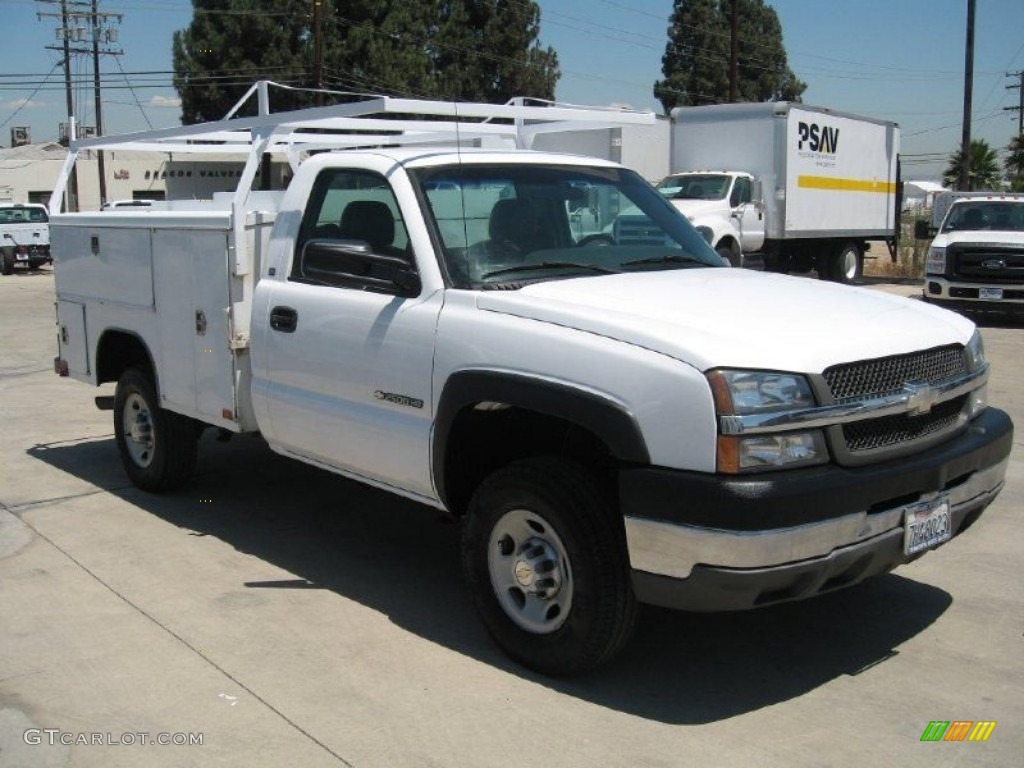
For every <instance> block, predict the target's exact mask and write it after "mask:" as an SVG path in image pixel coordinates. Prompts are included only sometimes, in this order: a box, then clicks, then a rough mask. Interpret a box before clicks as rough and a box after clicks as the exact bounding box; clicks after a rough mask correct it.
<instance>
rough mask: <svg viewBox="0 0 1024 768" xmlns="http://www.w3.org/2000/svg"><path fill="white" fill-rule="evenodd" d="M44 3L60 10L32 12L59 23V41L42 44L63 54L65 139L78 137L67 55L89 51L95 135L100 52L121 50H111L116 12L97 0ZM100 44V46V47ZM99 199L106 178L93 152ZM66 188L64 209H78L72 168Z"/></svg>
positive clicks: (99, 117) (99, 121)
mask: <svg viewBox="0 0 1024 768" xmlns="http://www.w3.org/2000/svg"><path fill="white" fill-rule="evenodd" d="M38 2H41V3H46V4H58V3H59V5H60V13H53V12H44V11H39V12H37V13H36V16H37V17H38V18H39V19H40V20H42V19H44V18H54V19H56V18H59V19H60V27H58V28H57V29H56V33H57V39H58V40H60V41H61V42H60V45H59V46H56V45H47V46H46V48H47V49H49V50H52V51H61V52H62V53H63V55H64V89H65V92H66V97H67V109H68V141H69V142H70V141H71V140H73V139H75V138H77V137H78V129H77V122H78V121H77V119H76V116H75V100H74V94H73V92H72V87H71V86H72V81H71V57H72V56H73V55H75V56H84V55H88V54H92V65H93V89H94V96H95V102H94V103H95V109H96V126H95V128H96V135H98V136H100V135H102V134H103V100H102V98H101V95H100V56H101V55H103V56H120V55H121V54H122V53H124V51H121V50H115V49H113V48H111V47H110V43H114V42H116V41H117V30H116V29H115V28H114V27H113V25H112V22H116V23H118V24H120V23H121V18H122V15H121V14H120V13H104V12H102V11H101V10H100V9H99V4H98V0H38ZM87 36H91V37H92V45H91V46H89V47H86V46H84V45H74V46H72V43H84V42H85V41H86V37H87ZM101 46H102V47H101ZM97 160H98V170H99V182H100V202H101V204H102V203H104V202H106V197H107V178H106V173H105V171H104V166H103V153H102V152H98V153H97ZM69 182H70V184H69V192H68V200H67V209H68V210H69V211H74V210H77V209H78V174H77V171H76V170H75V169H73V170H72V173H71V178H70V180H69Z"/></svg>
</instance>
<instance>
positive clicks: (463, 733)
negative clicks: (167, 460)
mask: <svg viewBox="0 0 1024 768" xmlns="http://www.w3.org/2000/svg"><path fill="white" fill-rule="evenodd" d="M865 290H886V291H889V292H892V293H897V294H901V295H904V296H908V297H909V298H908V299H907V300H908V301H912V300H915V299H914V298H912V297H913V295H915V294H919V293H920V288H919V286H915V285H913V284H911V283H905V282H904V283H901V284H885V283H877V282H876V283H875V284H873V285H871V286H870V287H867V288H865ZM53 302H54V297H53V278H52V273H51V272H50V271H49V270H43V271H42V272H40V273H38V274H28V273H20V272H19V273H17V274H15V275H13V276H10V277H3V278H0V766H3V768H13V767H14V766H26V767H28V766H30V767H31V768H43V767H46V766H102V767H103V768H113V767H115V766H133V767H134V766H299V767H302V768H306V767H309V768H312V767H314V766H338V765H342V766H355V767H356V768H399V767H404V766H409V767H410V768H412V767H416V768H421V767H423V766H456V767H461V766H467V767H473V768H475V767H476V766H502V767H503V768H504V767H505V766H524V765H529V766H536V765H544V766H588V767H591V766H601V767H602V768H606V767H608V766H623V767H629V768H633V767H635V766H650V767H651V768H655V767H657V768H661V767H664V766H780V767H782V766H785V767H786V768H791V767H792V766H882V765H892V766H917V765H920V766H929V768H934V766H937V765H938V766H943V765H962V766H1020V765H1022V764H1024V757H1022V756H1024V653H1022V651H1024V648H1022V645H1024V639H1022V631H1024V626H1022V619H1024V610H1022V608H1024V580H1022V578H1021V574H1022V572H1024V568H1022V566H1024V535H1022V532H1021V526H1022V523H1024V521H1022V519H1021V508H1022V502H1024V499H1022V490H1024V467H1022V457H1024V454H1022V452H1021V448H1020V446H1019V443H1020V439H1019V438H1018V439H1017V440H1015V443H1016V444H1017V447H1016V449H1015V450H1016V453H1015V454H1014V456H1013V458H1012V459H1011V463H1010V467H1009V474H1008V477H1007V484H1006V488H1005V489H1004V491H1003V493H1002V495H1001V496H1000V497H999V498H998V499H997V501H996V502H995V503H994V504H993V505H992V506H991V507H990V508H989V509H988V511H987V512H986V513H985V515H984V516H983V517H982V519H981V521H980V522H979V523H978V524H977V525H975V526H974V527H973V528H972V529H971V530H970V531H968V532H967V533H965V534H964V535H963V536H961V537H959V538H957V539H956V540H954V541H953V542H952V543H951V544H949V545H948V546H946V547H943V548H941V549H939V550H938V551H936V552H932V553H929V554H927V555H926V556H925V557H924V558H922V559H921V560H919V561H917V562H915V563H912V564H910V565H908V566H905V567H902V568H900V569H898V570H897V571H896V572H894V573H892V574H889V575H886V576H882V577H879V578H876V579H874V580H872V581H870V582H868V583H865V584H863V585H860V586H858V587H855V588H852V589H849V590H846V591H843V592H839V593H833V594H831V595H828V596H825V597H820V598H817V599H815V600H811V601H806V602H803V603H797V604H789V605H783V606H777V607H773V608H767V609H762V610H758V611H754V612H746V613H733V614H717V615H697V614H685V613H675V612H670V611H662V610H655V609H648V610H645V611H644V612H643V615H642V620H641V623H640V626H639V629H638V632H637V635H636V637H635V638H634V640H633V642H632V644H631V645H630V646H629V647H628V649H627V650H626V652H625V653H624V654H623V655H622V656H621V657H620V658H619V659H617V660H616V661H615V662H613V663H612V664H611V665H610V666H608V667H606V668H603V669H601V670H600V671H598V672H596V673H594V674H591V675H590V676H587V677H584V678H581V679H573V680H551V679H545V678H543V677H540V676H537V675H534V674H532V673H529V672H526V671H524V670H523V669H521V668H519V667H517V666H516V665H514V664H512V663H511V662H509V661H508V660H506V658H505V657H504V656H503V655H502V654H501V653H500V652H498V651H497V650H496V649H495V647H494V646H493V645H492V644H491V642H490V641H489V640H488V638H487V636H486V634H485V632H484V630H483V629H482V627H481V625H480V623H479V622H478V621H477V619H476V616H475V615H474V612H473V609H472V606H471V604H470V600H469V597H468V595H467V594H466V592H465V590H464V588H463V586H462V582H461V579H460V574H459V567H458V562H457V549H458V531H457V529H456V527H455V526H454V525H452V524H449V523H446V522H444V521H443V520H442V519H441V518H440V517H439V516H438V514H437V513H436V512H432V511H431V510H428V509H425V508H422V507H419V506H417V505H414V504H412V503H410V502H407V501H403V500H400V499H396V498H393V497H390V496H388V495H385V494H383V493H380V492H377V491H374V490H371V489H368V488H365V487H362V486H359V485H357V484H355V483H352V482H349V481H346V480H344V479H341V478H338V477H335V476H332V475H330V474H327V473H323V472H319V471H317V470H314V469H312V468H309V467H306V466H304V465H302V464H299V463H296V462H293V461H289V460H287V459H283V458H280V457H278V456H275V455H274V454H272V453H271V452H270V451H269V449H267V448H266V446H265V445H264V444H262V443H261V442H260V441H259V440H258V439H255V438H241V439H235V440H233V441H231V442H230V443H218V442H217V441H216V440H214V439H213V437H214V436H213V435H212V434H208V435H207V436H205V437H204V439H203V441H202V442H201V445H200V462H199V471H198V474H197V475H196V477H195V478H194V480H193V481H192V482H191V483H190V484H189V485H188V486H187V487H186V488H185V489H184V490H182V491H180V492H178V493H174V494H170V495H167V496H151V495H148V494H145V493H142V492H140V491H138V490H136V489H134V488H133V487H132V486H131V485H130V484H129V483H128V481H127V479H126V477H125V476H124V474H123V472H122V470H121V466H120V463H119V459H118V456H117V450H116V447H115V445H114V438H113V434H112V433H113V428H112V422H111V414H110V413H109V412H101V411H98V410H96V408H95V407H94V404H93V398H94V397H95V396H96V395H97V394H108V393H109V392H110V391H111V390H110V388H109V387H104V388H101V389H100V390H99V391H97V390H95V389H93V388H91V387H88V386H87V385H84V384H81V383H78V382H73V381H70V380H67V379H60V378H58V377H57V376H55V375H54V374H53V371H52V359H53V356H54V354H55V348H56V341H55V328H54V313H53ZM894 332H898V329H894ZM1022 334H1024V329H1022V328H1021V327H1019V326H1012V325H1003V324H1001V323H1000V322H999V321H989V322H986V323H985V327H984V336H985V341H986V344H987V348H988V354H989V359H990V360H991V362H992V366H993V374H992V378H991V382H990V385H989V396H990V400H991V402H992V403H993V404H995V405H998V406H999V407H1002V408H1004V409H1006V410H1008V411H1009V412H1010V413H1011V415H1012V416H1013V417H1014V420H1015V421H1016V423H1017V424H1018V425H1021V424H1024V398H1022V395H1021V387H1020V384H1019V378H1018V375H1019V372H1020V371H1021V358H1022V356H1024V335H1022ZM934 720H939V721H958V720H959V721H994V722H996V726H995V728H994V730H993V731H992V733H991V735H990V737H989V739H988V741H986V742H936V743H932V742H922V741H921V737H922V734H923V733H924V731H925V729H926V728H927V726H928V724H929V723H930V722H931V721H934ZM160 740H163V741H170V742H172V743H170V744H160V743H154V742H158V741H160ZM197 740H201V742H202V743H201V744H197V743H195V742H196V741H197ZM182 741H184V742H185V743H174V742H182ZM190 741H191V743H189V742H190ZM62 742H70V743H62ZM83 742H84V743H83Z"/></svg>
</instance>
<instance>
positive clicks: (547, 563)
mask: <svg viewBox="0 0 1024 768" xmlns="http://www.w3.org/2000/svg"><path fill="white" fill-rule="evenodd" d="M487 566H488V570H489V573H490V577H491V586H492V587H493V588H494V594H495V595H496V596H497V598H498V602H499V603H500V604H501V607H502V609H503V610H504V611H505V613H506V614H507V615H508V617H509V618H510V619H512V621H513V622H514V623H515V624H516V625H517V626H519V627H520V628H522V629H525V630H526V631H527V632H533V633H536V634H547V633H549V632H554V631H555V630H556V629H558V628H559V627H560V626H562V624H563V623H565V620H566V619H567V618H568V617H569V610H570V608H571V607H572V593H573V581H572V569H571V567H570V565H569V557H568V554H567V552H566V549H565V546H564V545H563V544H562V540H561V539H560V538H559V537H558V534H557V533H555V531H554V529H553V528H552V527H551V525H550V524H549V523H548V522H547V521H546V520H545V519H544V518H543V517H541V516H540V515H538V514H536V513H534V512H530V511H528V510H525V509H514V510H511V511H509V512H506V513H505V515H503V516H502V518H501V519H500V520H499V521H498V523H497V524H496V525H495V526H494V529H493V530H492V531H491V538H490V543H489V548H488V552H487Z"/></svg>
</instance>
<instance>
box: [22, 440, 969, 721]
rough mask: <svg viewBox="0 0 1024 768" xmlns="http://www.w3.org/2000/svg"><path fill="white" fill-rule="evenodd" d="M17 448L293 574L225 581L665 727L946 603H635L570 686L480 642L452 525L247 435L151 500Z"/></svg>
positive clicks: (904, 583) (885, 586)
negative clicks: (634, 621)
mask: <svg viewBox="0 0 1024 768" xmlns="http://www.w3.org/2000/svg"><path fill="white" fill-rule="evenodd" d="M29 454H30V455H32V456H34V457H35V458H38V459H39V460H41V461H44V462H46V463H47V464H50V465H52V466H53V467H56V468H58V469H60V470H63V471H65V472H68V473H70V474H72V475H76V476H78V477H81V478H83V479H85V480H87V481H89V482H91V483H93V484H94V485H96V486H98V487H100V488H103V489H105V490H107V491H109V492H110V493H112V494H114V495H116V496H118V497H120V498H122V499H124V500H126V501H128V502H129V503H131V504H132V505H134V506H136V507H137V508H139V509H140V510H142V511H144V512H146V513H148V514H151V515H155V516H156V517H159V518H161V519H163V520H165V521H167V522H168V523H170V524H172V525H175V526H177V527H178V528H179V529H180V530H181V532H182V535H190V536H215V537H217V538H218V539H220V540H222V541H224V542H226V543H228V544H230V545H231V546H233V547H234V548H236V549H237V550H238V551H241V552H244V553H246V554H250V555H253V556H255V557H258V558H260V559H262V560H263V561H265V562H267V563H270V564H272V565H274V566H276V567H279V568H282V569H284V570H286V571H288V572H289V573H292V574H294V575H295V578H294V579H287V580H283V581H271V582H268V581H258V580H256V581H248V582H244V584H243V585H237V586H243V587H244V588H247V589H253V590H261V589H327V590H330V591H332V592H334V593H336V594H338V595H340V596H343V597H344V598H346V599H350V600H354V601H357V602H359V603H361V604H363V605H365V606H367V607H369V608H371V609H373V610H376V611H379V612H381V613H383V614H385V615H386V616H388V617H389V618H390V619H391V620H392V621H393V622H394V623H395V624H396V625H397V626H398V627H401V628H402V629H403V630H406V631H409V632H412V633H414V634H416V635H418V636H420V637H422V638H425V639H426V640H429V641H430V642H433V643H437V644H439V645H442V646H444V647H446V648H449V649H451V650H453V651H455V652H457V653H460V654H464V655H466V656H469V657H471V658H473V659H476V660H478V661H481V662H483V663H486V664H490V665H492V666H494V667H497V668H500V669H502V670H505V671H507V672H508V673H509V674H513V675H517V676H520V677H523V678H526V679H529V680H532V681H534V682H536V683H539V684H541V685H544V686H547V687H549V688H551V689H553V690H555V691H558V692H561V693H563V694H567V695H570V696H573V697H577V698H579V699H581V700H584V701H589V702H592V703H594V704H597V705H600V706H603V707H608V708H611V709H613V710H618V711H621V712H624V713H628V714H632V715H635V716H637V717H642V718H646V719H650V720H655V721H659V722H664V723H670V724H702V723H709V722H715V721H718V720H723V719H726V718H730V717H734V716H736V715H740V714H743V713H745V712H750V711H753V710H757V709H760V708H762V707H766V706H770V705H772V704H777V703H779V702H782V701H786V700H788V699H792V698H795V697H798V696H801V695H803V694H806V693H808V692H810V691H812V690H814V689H815V688H817V687H819V686H821V685H824V684H826V683H828V682H830V681H832V680H834V679H836V678H839V677H842V676H847V675H858V674H860V673H861V672H864V671H867V670H869V669H870V668H872V667H873V666H875V665H877V664H879V663H882V662H885V661H886V660H887V659H889V658H891V657H893V656H895V655H896V654H898V653H899V650H898V648H899V646H900V645H901V644H902V643H905V642H906V641H907V640H909V639H911V638H913V637H914V636H915V635H917V634H919V633H920V632H922V631H923V630H925V629H926V628H927V627H928V626H929V625H930V624H932V622H934V621H935V620H936V619H938V618H939V617H940V616H941V615H942V614H943V612H945V610H946V609H947V608H948V607H949V605H950V604H951V603H952V597H951V596H950V595H949V594H948V593H947V592H945V591H943V590H940V589H938V588H935V587H932V586H929V585H927V584H922V583H919V582H916V581H913V580H912V579H908V578H905V577H901V576H897V575H892V574H890V575H886V576H882V577H880V578H876V579H874V580H872V581H870V582H868V583H865V584H863V585H860V586H859V587H854V588H852V589H849V590H845V591H841V592H838V593H834V594H831V595H826V596H823V597H820V598H817V599H814V600H811V601H807V602H803V603H799V604H788V605H780V606H775V607H771V608H765V609H761V610H758V611H752V612H740V613H728V614H687V613H677V612H673V611H666V610H659V609H653V608H647V609H645V610H644V612H643V614H642V617H641V621H640V624H639V627H638V630H637V633H636V635H635V637H634V638H633V641H632V643H631V644H630V645H629V647H628V648H627V649H626V651H625V652H624V653H623V654H622V655H621V656H620V657H619V658H618V659H617V660H615V661H614V662H613V663H612V664H610V665H609V666H607V667H604V668H602V669H600V670H598V671H597V672H595V673H592V674H591V675H589V676H587V677H584V678H578V679H569V680H553V679H549V678H544V677H540V676H538V675H535V674H533V673H531V672H529V671H527V670H524V669H523V668H521V667H519V666H517V665H515V664H513V663H512V662H510V661H509V660H507V659H506V658H505V656H504V655H502V653H501V652H500V651H499V650H498V649H497V648H496V647H495V646H494V645H493V644H492V643H491V642H490V640H489V638H488V637H487V635H486V632H485V631H484V629H483V628H482V625H481V624H480V623H479V622H478V620H477V618H476V615H475V612H474V609H473V607H472V604H471V601H470V598H469V595H468V594H467V592H466V591H465V589H464V588H463V586H462V579H461V573H460V567H459V559H458V549H459V531H458V526H457V525H455V524H452V523H450V522H445V521H444V519H443V518H442V517H441V515H440V514H439V513H438V512H437V511H435V510H431V509H428V508H426V507H423V506H420V505H418V504H416V503H413V502H410V501H406V500H403V499H399V498H397V497H394V496H392V495H390V494H386V493H384V492H381V491H376V490H374V489H371V488H368V487H365V486H362V485H360V484H358V483H354V482H350V481H348V480H345V479H343V478H340V477H337V476H334V475H331V474H329V473H327V472H322V471H320V470H317V469H314V468H312V467H308V466H306V465H304V464H301V463H299V462H295V461H291V460H288V459H285V458H282V457H280V456H277V455H276V454H274V453H272V452H271V451H270V450H269V449H268V448H267V447H266V445H265V444H264V443H263V442H262V441H260V440H258V439H253V438H247V437H242V438H236V439H234V440H232V441H231V442H230V443H229V444H226V445H225V444H221V443H217V442H215V441H214V440H213V439H212V435H210V434H207V435H206V436H204V438H203V440H202V441H201V443H200V458H199V473H198V474H197V475H196V476H195V477H194V478H193V479H192V480H191V482H190V483H189V484H188V486H186V488H185V489H183V490H182V491H180V492H178V493H175V494H171V495H167V496H153V495H149V494H146V493H143V492H141V491H139V490H137V489H135V488H132V487H130V486H128V482H127V479H126V478H125V477H124V475H123V474H122V473H121V472H120V464H119V459H118V456H117V449H116V447H115V445H114V441H113V439H112V438H110V439H102V440H93V441H87V442H76V443H70V444H58V445H52V446H44V445H41V446H36V447H35V448H32V449H30V450H29ZM92 524H93V525H102V520H96V519H94V520H93V522H92ZM233 588H234V585H233ZM311 652H313V651H311ZM453 684H454V685H458V682H457V681H453Z"/></svg>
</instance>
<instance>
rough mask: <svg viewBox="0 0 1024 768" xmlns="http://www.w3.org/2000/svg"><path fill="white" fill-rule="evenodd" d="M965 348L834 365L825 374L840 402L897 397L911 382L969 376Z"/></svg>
mask: <svg viewBox="0 0 1024 768" xmlns="http://www.w3.org/2000/svg"><path fill="white" fill-rule="evenodd" d="M966 370H967V364H966V361H965V360H964V352H963V347H961V346H959V345H956V344H953V345H950V346H948V347H936V348H935V349H927V350H924V351H923V352H913V353H911V354H909V355H893V356H892V357H880V358H877V359H875V360H862V361H860V362H857V363H847V364H844V365H833V366H832V367H831V368H827V369H826V370H825V373H824V378H825V382H826V383H827V384H828V387H829V391H830V392H831V393H832V397H833V399H834V400H835V401H836V402H837V403H842V402H846V401H849V400H860V399H864V398H869V397H880V396H883V395H891V394H896V393H899V392H902V391H903V385H904V384H906V383H907V382H908V381H914V382H927V383H929V384H935V383H938V382H940V381H943V380H945V379H948V378H951V377H953V376H956V375H958V374H961V373H965V372H966Z"/></svg>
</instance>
